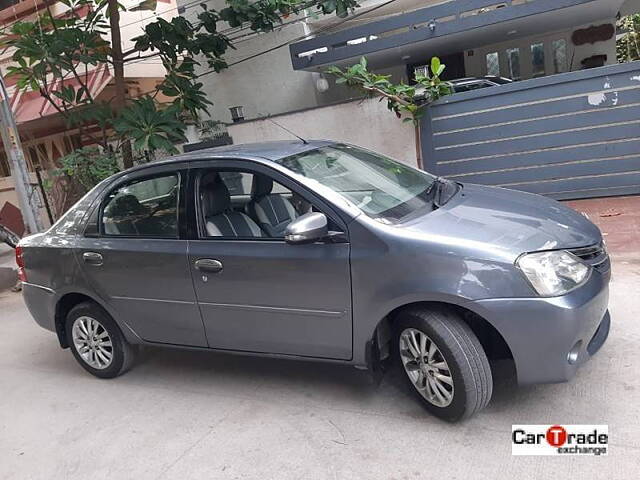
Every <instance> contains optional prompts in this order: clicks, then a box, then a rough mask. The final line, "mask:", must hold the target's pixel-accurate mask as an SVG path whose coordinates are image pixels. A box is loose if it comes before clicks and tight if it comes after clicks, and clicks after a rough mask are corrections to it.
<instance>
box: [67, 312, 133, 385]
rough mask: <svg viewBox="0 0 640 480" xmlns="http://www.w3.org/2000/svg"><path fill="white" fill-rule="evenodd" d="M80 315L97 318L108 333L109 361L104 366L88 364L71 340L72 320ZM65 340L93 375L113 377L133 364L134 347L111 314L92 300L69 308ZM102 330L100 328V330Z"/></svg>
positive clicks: (77, 358)
mask: <svg viewBox="0 0 640 480" xmlns="http://www.w3.org/2000/svg"><path fill="white" fill-rule="evenodd" d="M80 317H89V318H92V319H95V320H97V321H98V322H99V323H100V324H101V326H102V327H103V328H104V330H105V331H106V332H107V333H108V335H109V338H110V340H111V344H112V347H111V353H112V359H111V363H110V364H109V365H108V366H107V367H105V368H94V367H92V366H91V365H89V364H88V363H87V362H86V361H85V360H84V359H83V358H82V356H81V355H80V353H79V352H78V350H77V348H76V345H75V343H74V340H73V335H72V329H73V324H74V322H75V321H76V320H77V319H78V318H80ZM65 328H66V333H67V342H68V345H69V348H70V350H71V352H72V353H73V356H74V357H75V359H76V360H77V361H78V363H79V364H80V365H81V366H82V368H84V369H85V370H86V371H87V372H89V373H90V374H92V375H95V376H96V377H99V378H114V377H117V376H118V375H122V374H123V373H124V372H126V371H127V370H128V369H129V368H130V367H131V365H132V364H133V361H134V358H135V353H136V349H135V347H134V346H133V345H131V344H129V343H128V342H127V341H126V340H125V338H124V336H123V335H122V332H121V331H120V328H119V327H118V325H117V324H116V322H115V321H114V320H113V318H111V316H110V315H109V314H108V313H107V312H105V311H104V310H103V309H102V308H101V307H100V306H98V305H96V304H95V303H92V302H84V303H80V304H78V305H76V306H75V307H73V308H72V309H71V311H70V312H69V314H68V315H67V319H66V323H65ZM101 331H102V330H101Z"/></svg>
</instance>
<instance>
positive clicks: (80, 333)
mask: <svg viewBox="0 0 640 480" xmlns="http://www.w3.org/2000/svg"><path fill="white" fill-rule="evenodd" d="M71 333H72V337H73V345H74V347H75V349H76V351H77V352H78V354H79V355H80V358H82V360H83V361H84V362H85V363H86V364H87V365H89V366H90V367H93V368H95V369H98V370H103V369H105V368H107V367H108V366H109V365H111V362H112V361H113V342H112V341H111V337H110V336H109V332H107V330H106V329H105V328H104V326H103V325H102V324H101V323H100V322H99V321H98V320H96V319H95V318H92V317H87V316H82V317H78V318H77V319H76V320H75V321H74V322H73V327H72V330H71Z"/></svg>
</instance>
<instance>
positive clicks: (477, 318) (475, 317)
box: [366, 301, 513, 371]
mask: <svg viewBox="0 0 640 480" xmlns="http://www.w3.org/2000/svg"><path fill="white" fill-rule="evenodd" d="M414 308H423V309H431V310H438V309H446V310H449V311H454V312H456V313H457V314H458V315H459V316H460V318H462V320H463V321H464V322H465V323H466V324H467V325H469V327H470V328H471V330H473V332H474V333H475V334H476V336H477V337H478V340H479V341H480V344H481V345H482V347H483V348H484V350H485V352H486V354H487V357H488V358H489V359H496V358H508V359H513V353H512V352H511V348H510V347H509V344H508V343H507V342H506V340H505V339H504V337H503V336H502V334H501V333H500V332H499V331H498V330H497V329H496V328H495V327H494V326H493V325H492V324H491V322H489V321H488V320H487V319H485V318H484V317H482V316H481V315H480V314H478V313H477V312H474V311H472V310H470V309H469V308H466V307H465V306H463V305H460V304H455V303H450V302H446V301H415V302H411V303H406V304H404V305H400V306H398V307H396V308H394V309H393V310H391V311H390V312H389V313H387V315H385V316H384V317H383V318H382V319H380V321H379V322H378V323H377V325H376V327H375V329H374V331H373V332H372V334H371V337H370V339H369V341H368V342H367V346H366V352H367V363H368V364H369V365H368V366H369V368H370V369H372V370H374V371H375V370H376V367H375V363H376V362H379V361H382V360H385V359H386V358H388V357H389V355H390V353H391V349H390V342H391V339H392V338H393V324H394V321H395V319H397V318H398V316H399V315H400V314H401V313H402V312H405V311H407V310H411V309H414Z"/></svg>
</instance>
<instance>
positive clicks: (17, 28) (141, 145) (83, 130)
mask: <svg viewBox="0 0 640 480" xmlns="http://www.w3.org/2000/svg"><path fill="white" fill-rule="evenodd" d="M59 1H60V3H62V4H64V5H65V6H67V7H68V9H69V13H68V14H67V15H64V16H61V17H57V18H56V17H55V16H54V15H53V13H52V11H51V7H50V6H47V9H46V11H45V13H44V14H42V15H40V16H39V17H38V18H37V19H36V20H34V21H19V22H17V23H15V24H13V25H12V26H11V27H10V31H9V32H8V33H9V35H8V36H7V37H6V40H5V41H4V44H5V46H6V47H10V48H12V49H13V51H14V53H13V60H14V62H15V65H12V66H10V67H9V68H8V69H7V70H8V74H9V75H10V76H13V77H15V78H16V79H17V87H18V89H21V90H33V91H37V92H39V93H40V95H42V97H44V98H45V99H46V100H47V101H48V102H49V103H50V104H51V105H52V106H53V107H54V108H55V109H56V110H57V111H58V112H59V113H60V115H62V117H63V118H64V119H65V120H66V122H67V125H68V126H69V128H77V129H78V130H79V132H80V135H81V136H82V138H83V141H84V142H88V143H89V144H91V145H94V146H97V147H99V149H100V151H101V152H102V154H103V155H122V158H123V163H124V166H125V167H130V166H132V165H133V156H132V154H131V146H132V147H133V150H134V151H135V152H138V154H141V153H142V152H152V153H153V152H154V151H156V150H159V149H162V150H167V151H169V152H172V151H175V147H174V143H175V142H177V141H182V140H184V132H185V129H186V125H185V122H186V121H189V120H194V119H197V118H198V117H199V116H200V114H201V113H203V112H206V111H207V108H208V106H209V105H211V101H210V100H209V99H208V98H207V97H206V95H205V94H204V93H203V91H202V86H203V84H202V83H201V82H200V81H199V80H198V79H199V75H198V74H197V68H196V67H198V66H199V65H200V63H199V61H198V59H204V62H205V63H206V67H208V68H209V69H211V70H213V71H215V72H219V71H221V70H223V69H224V68H226V67H227V63H226V62H225V60H224V56H225V54H226V53H227V51H228V50H229V49H231V48H233V45H232V41H231V40H230V39H229V37H227V36H226V35H225V33H224V32H223V31H222V30H221V28H220V25H221V24H222V23H223V22H224V23H227V24H229V25H230V26H231V27H237V26H241V25H243V26H244V25H247V26H248V27H249V28H250V29H251V30H253V31H254V32H268V31H271V30H273V29H274V28H275V27H277V26H278V25H279V24H280V23H281V22H282V19H283V18H284V17H286V16H288V15H291V14H296V13H298V12H301V11H302V10H303V9H308V8H311V9H315V10H316V11H317V12H318V13H320V14H330V13H335V14H337V15H338V16H344V15H345V14H346V13H347V12H348V11H350V10H353V9H354V8H356V7H357V6H358V4H357V3H356V1H355V0H323V1H303V0H257V1H251V2H250V1H249V0H227V2H226V5H225V7H224V8H222V9H220V10H215V9H210V8H207V7H206V6H204V5H203V6H202V10H201V11H200V12H199V13H198V14H197V16H196V19H195V21H193V22H192V21H190V20H187V19H186V18H184V17H180V16H178V17H175V18H173V19H171V20H170V21H168V20H165V19H163V18H158V19H157V20H155V21H153V22H151V23H149V24H147V25H146V26H145V28H144V33H143V34H141V35H140V36H139V37H137V38H135V39H134V42H135V43H134V47H133V48H132V49H130V50H128V51H124V52H123V51H122V50H121V36H120V17H119V16H120V12H121V11H122V10H124V7H123V6H122V5H120V4H119V3H118V2H117V0H59ZM47 5H48V4H47ZM87 12H88V13H87ZM6 33H7V32H5V34H6ZM109 34H110V36H111V41H110V42H109V41H107V40H106V39H105V38H107V35H109ZM151 57H158V58H159V59H160V60H161V61H162V64H163V66H164V67H165V70H166V75H165V77H164V79H163V80H162V82H160V83H159V85H158V86H157V87H156V88H155V89H154V90H153V91H151V92H146V94H144V95H143V97H142V98H140V99H137V100H135V101H134V100H133V99H131V98H127V96H126V88H125V86H126V85H125V80H124V66H125V65H127V64H128V63H131V62H138V61H141V60H143V59H146V58H151ZM99 66H108V67H110V68H111V69H112V70H113V72H114V84H115V95H114V98H112V99H110V100H106V101H102V100H98V99H96V98H93V96H92V95H91V92H90V90H89V88H88V80H89V78H90V75H89V72H91V71H92V70H94V69H95V68H97V67H99ZM68 78H72V79H74V82H73V83H74V85H71V84H70V83H69V82H66V83H65V82H63V80H64V79H68ZM159 93H162V94H164V95H166V96H169V97H171V98H172V99H173V100H172V102H171V103H170V104H169V105H158V103H157V102H156V97H157V95H158V94H159ZM95 125H97V126H98V127H99V128H98V132H97V133H96V131H95V130H96V129H95V128H88V127H89V126H92V127H93V126H95ZM131 139H133V144H132V145H131V143H130V140H131ZM114 145H115V148H113V147H114Z"/></svg>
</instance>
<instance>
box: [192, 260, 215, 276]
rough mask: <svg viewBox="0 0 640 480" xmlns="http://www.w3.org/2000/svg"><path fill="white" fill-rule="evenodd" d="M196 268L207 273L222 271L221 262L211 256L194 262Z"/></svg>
mask: <svg viewBox="0 0 640 480" xmlns="http://www.w3.org/2000/svg"><path fill="white" fill-rule="evenodd" d="M194 265H195V267H196V270H200V271H201V272H207V273H220V272H221V271H222V262H220V260H215V259H213V258H201V259H199V260H196V262H195V264H194Z"/></svg>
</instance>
